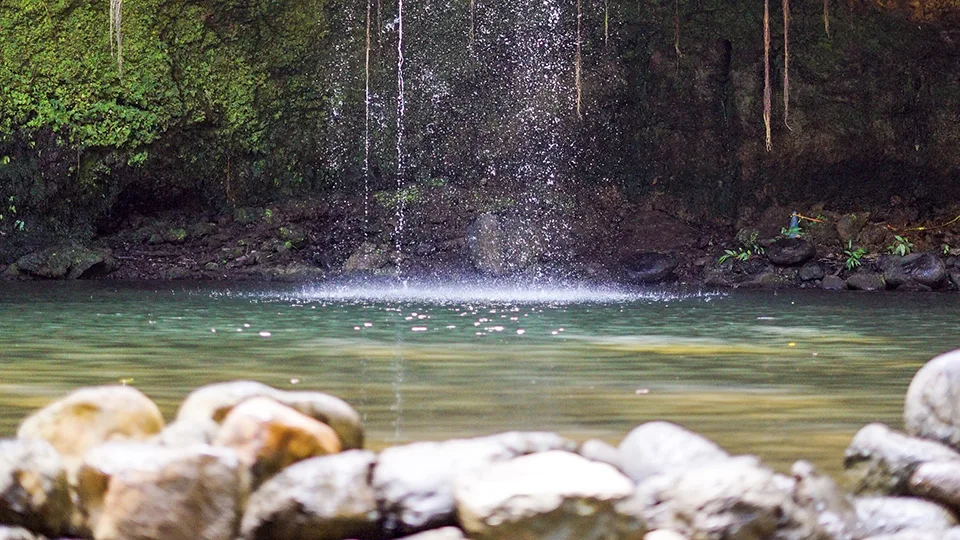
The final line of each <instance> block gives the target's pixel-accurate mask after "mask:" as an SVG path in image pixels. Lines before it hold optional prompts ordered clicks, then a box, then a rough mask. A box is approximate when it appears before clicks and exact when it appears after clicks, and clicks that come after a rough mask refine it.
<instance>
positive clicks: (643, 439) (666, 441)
mask: <svg viewBox="0 0 960 540" xmlns="http://www.w3.org/2000/svg"><path fill="white" fill-rule="evenodd" d="M729 457H730V455H729V454H727V453H726V452H725V451H724V450H723V449H722V448H720V447H719V446H717V445H716V444H715V443H714V442H713V441H711V440H709V439H707V438H706V437H703V436H702V435H699V434H697V433H694V432H692V431H689V430H687V429H684V428H682V427H680V426H678V425H676V424H672V423H670V422H662V421H656V422H647V423H646V424H642V425H640V426H637V427H635V428H633V430H632V431H631V432H630V433H628V434H627V436H626V437H624V439H623V441H621V442H620V467H621V469H622V470H623V471H624V472H625V473H627V476H629V477H630V478H632V479H633V481H634V482H637V483H639V482H642V481H644V480H646V479H647V478H650V477H651V476H654V475H656V474H660V473H663V472H666V471H670V470H672V469H675V468H678V467H683V468H685V467H692V466H696V465H701V464H704V463H710V462H715V461H723V460H725V459H728V458H729Z"/></svg>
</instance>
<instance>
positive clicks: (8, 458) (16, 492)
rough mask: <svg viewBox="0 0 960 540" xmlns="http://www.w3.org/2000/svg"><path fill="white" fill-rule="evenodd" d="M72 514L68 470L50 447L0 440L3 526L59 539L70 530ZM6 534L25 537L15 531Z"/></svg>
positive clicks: (39, 443)
mask: <svg viewBox="0 0 960 540" xmlns="http://www.w3.org/2000/svg"><path fill="white" fill-rule="evenodd" d="M72 511H73V504H72V502H71V501H70V492H69V486H68V483H67V473H66V469H65V468H64V464H63V461H62V460H61V459H60V456H59V455H58V454H57V452H56V451H55V450H54V449H53V447H52V446H50V444H48V443H47V442H45V441H22V440H10V439H8V440H2V441H0V523H3V524H5V525H15V526H22V527H26V528H28V529H30V530H32V531H37V532H40V533H42V534H46V535H50V536H59V535H61V534H64V533H65V532H66V531H67V529H68V527H69V523H70V515H71V513H72ZM7 533H8V536H9V537H10V538H17V537H18V535H20V536H22V534H21V533H20V532H18V531H17V530H13V529H11V530H8V531H7ZM0 538H2V536H0Z"/></svg>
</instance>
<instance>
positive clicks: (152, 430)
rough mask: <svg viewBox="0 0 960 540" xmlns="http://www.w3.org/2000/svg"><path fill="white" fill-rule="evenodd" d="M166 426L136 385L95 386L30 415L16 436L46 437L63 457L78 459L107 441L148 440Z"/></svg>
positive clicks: (28, 437) (154, 405) (27, 437)
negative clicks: (90, 449) (134, 386)
mask: <svg viewBox="0 0 960 540" xmlns="http://www.w3.org/2000/svg"><path fill="white" fill-rule="evenodd" d="M163 426H164V422H163V416H162V415H161V414H160V409H159V408H157V405H156V404H155V403H154V402H153V401H151V400H150V398H148V397H147V396H145V395H144V394H143V393H142V392H140V391H139V390H137V389H136V388H133V387H130V386H96V387H90V388H81V389H79V390H76V391H74V392H72V393H70V394H69V395H67V396H66V397H63V398H61V399H59V400H57V401H54V402H53V403H51V404H50V405H47V406H46V407H44V408H42V409H40V410H39V411H37V412H35V413H33V414H31V415H30V416H28V417H27V418H26V419H24V421H23V423H21V424H20V429H19V430H18V431H17V437H19V438H21V439H43V440H45V441H48V442H49V443H50V444H51V445H53V447H54V448H55V449H56V450H57V452H59V453H60V454H61V455H63V456H64V457H67V458H77V457H80V456H82V455H83V453H84V452H86V451H87V450H88V449H89V448H92V447H94V446H97V445H99V444H101V443H103V442H105V441H110V440H117V439H133V440H145V439H148V438H150V437H152V436H153V435H156V434H157V433H159V432H160V430H161V429H163Z"/></svg>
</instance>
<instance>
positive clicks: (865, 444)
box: [843, 423, 960, 494]
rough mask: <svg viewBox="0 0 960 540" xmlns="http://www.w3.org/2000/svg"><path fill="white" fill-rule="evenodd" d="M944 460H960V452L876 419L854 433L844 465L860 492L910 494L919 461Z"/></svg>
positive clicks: (920, 462)
mask: <svg viewBox="0 0 960 540" xmlns="http://www.w3.org/2000/svg"><path fill="white" fill-rule="evenodd" d="M944 461H949V462H956V463H960V453H957V452H956V451H954V450H953V449H952V448H949V447H947V446H945V445H942V444H940V443H937V442H934V441H928V440H923V439H918V438H916V437H908V436H906V435H904V434H902V433H898V432H896V431H893V430H891V429H890V428H888V427H887V426H885V425H883V424H877V423H874V424H869V425H866V426H864V427H863V428H861V429H860V431H858V432H857V434H856V435H854V437H853V441H851V442H850V446H849V447H847V450H846V452H845V454H844V460H843V465H844V467H845V468H846V469H847V471H848V473H850V475H851V477H852V478H853V479H854V481H855V482H856V486H855V488H854V489H855V491H856V492H858V493H880V494H906V493H908V492H909V489H908V483H909V480H910V475H911V474H913V472H914V470H915V469H916V468H917V467H918V466H919V465H921V464H922V463H927V462H944Z"/></svg>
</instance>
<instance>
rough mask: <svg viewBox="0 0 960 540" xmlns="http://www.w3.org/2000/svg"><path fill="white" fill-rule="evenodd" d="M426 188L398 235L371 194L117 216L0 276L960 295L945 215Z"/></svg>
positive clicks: (11, 253)
mask: <svg viewBox="0 0 960 540" xmlns="http://www.w3.org/2000/svg"><path fill="white" fill-rule="evenodd" d="M436 189H437V190H438V191H437V193H432V194H421V196H422V200H416V201H412V202H410V204H409V205H407V206H406V207H405V212H406V214H405V217H404V228H403V230H402V231H399V230H398V228H397V223H398V222H397V214H396V208H395V207H393V206H391V205H390V204H391V203H390V202H389V201H387V202H384V201H383V199H384V197H380V198H378V199H377V200H379V201H381V202H380V203H371V202H368V203H367V204H366V205H365V204H364V203H363V199H362V197H361V198H357V197H355V196H353V197H351V196H349V195H336V196H331V197H327V198H325V199H323V200H297V201H288V202H287V203H282V204H276V205H273V206H264V207H244V208H235V209H233V210H232V211H229V212H224V213H220V214H212V213H202V214H183V213H167V214H159V215H155V216H150V217H146V216H140V215H132V216H129V217H127V218H125V219H123V220H120V221H119V222H117V223H115V224H113V225H112V226H110V227H106V228H105V230H104V231H102V232H101V234H100V235H99V236H97V237H96V238H93V239H90V240H89V241H86V242H57V243H54V244H53V245H47V244H40V245H34V246H33V247H29V248H28V247H25V246H21V247H20V248H19V249H12V248H9V247H8V248H5V249H0V253H6V254H7V255H6V262H7V263H9V264H7V265H6V266H4V265H3V264H0V274H2V276H3V277H4V278H5V279H21V280H29V279H117V280H158V279H159V280H180V279H200V280H233V281H236V280H256V281H318V280H324V279H339V278H343V277H357V276H362V277H366V276H396V275H403V276H404V277H406V278H430V279H437V278H441V279H442V278H450V277H459V278H466V279H473V278H477V277H492V278H511V279H520V280H524V279H526V280H534V279H548V278H560V279H567V280H576V281H588V282H596V283H620V284H625V285H637V286H645V285H651V284H671V283H677V284H681V285H686V286H706V287H718V288H762V289H770V288H821V289H827V290H840V289H854V290H890V289H896V290H900V291H904V290H910V291H929V290H942V291H955V290H960V257H958V255H960V233H954V232H953V230H952V225H954V224H956V220H953V222H952V223H951V222H950V221H949V220H948V218H947V216H949V215H951V212H949V211H946V210H945V211H943V212H940V213H939V214H937V215H935V216H933V217H931V218H928V219H920V218H919V217H918V216H919V213H918V212H917V211H915V210H911V209H909V208H904V207H902V206H899V205H894V206H891V207H890V208H884V209H879V210H877V209H874V210H872V211H860V212H838V211H831V210H829V209H825V208H824V207H823V205H813V206H807V207H802V208H794V209H791V208H787V207H771V208H767V209H766V210H763V211H759V210H753V209H750V208H745V209H742V210H741V211H740V213H739V215H738V216H737V217H736V219H732V220H716V219H710V218H708V217H706V216H703V215H697V214H695V213H692V212H689V211H687V210H684V209H683V207H682V205H681V204H680V203H679V202H678V201H675V200H672V199H667V198H666V197H647V198H644V199H641V200H636V201H630V200H626V199H624V198H623V197H622V195H620V194H619V192H618V191H617V190H609V189H608V190H604V189H598V190H597V192H596V193H586V194H583V193H581V194H577V195H576V196H571V200H577V201H580V202H581V203H582V204H581V205H580V206H573V205H572V204H571V205H570V206H564V207H562V208H558V209H553V210H550V211H541V212H539V213H538V212H533V215H527V214H526V213H524V212H522V211H520V210H518V209H517V207H516V205H515V203H513V205H512V206H511V205H510V204H508V203H505V202H503V201H500V200H499V199H494V200H485V199H481V198H480V197H479V195H478V194H477V193H475V192H470V191H467V190H463V189H458V188H454V187H443V188H436ZM428 195H429V198H428ZM794 216H799V217H798V218H794ZM792 219H793V221H792ZM3 241H7V242H9V241H10V239H9V238H6V239H5V238H0V243H2V242H3ZM2 247H3V246H2V245H0V248H2ZM2 262H3V261H2V260H0V263H2Z"/></svg>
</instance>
